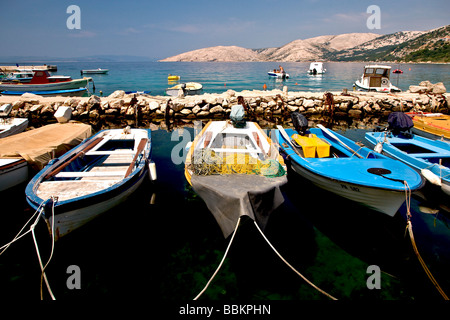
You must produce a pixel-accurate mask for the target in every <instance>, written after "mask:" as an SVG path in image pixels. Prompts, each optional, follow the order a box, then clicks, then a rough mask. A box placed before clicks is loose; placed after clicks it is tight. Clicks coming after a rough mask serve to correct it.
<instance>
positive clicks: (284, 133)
mask: <svg viewBox="0 0 450 320" xmlns="http://www.w3.org/2000/svg"><path fill="white" fill-rule="evenodd" d="M277 129H278V130H280V133H281V135H282V136H283V138H284V140H286V141H287V143H289V145H290V146H291V149H292V150H294V152H295V153H296V154H298V155H299V156H300V157H301V158H303V156H302V155H301V154H300V152H299V151H298V150H297V148H295V147H294V146H293V145H292V143H291V139H290V138H289V135H288V134H287V132H286V131H285V130H284V128H283V127H282V126H280V125H277Z"/></svg>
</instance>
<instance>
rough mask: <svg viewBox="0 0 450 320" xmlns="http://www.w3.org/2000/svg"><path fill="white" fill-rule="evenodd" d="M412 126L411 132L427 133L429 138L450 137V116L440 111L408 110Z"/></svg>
mask: <svg viewBox="0 0 450 320" xmlns="http://www.w3.org/2000/svg"><path fill="white" fill-rule="evenodd" d="M406 114H407V115H408V116H410V117H411V119H412V121H413V123H414V127H413V128H412V130H413V132H417V133H419V134H423V133H425V134H428V135H429V137H430V138H434V139H439V138H442V137H444V138H445V139H450V116H449V115H447V114H442V113H427V112H420V113H418V112H408V113H406Z"/></svg>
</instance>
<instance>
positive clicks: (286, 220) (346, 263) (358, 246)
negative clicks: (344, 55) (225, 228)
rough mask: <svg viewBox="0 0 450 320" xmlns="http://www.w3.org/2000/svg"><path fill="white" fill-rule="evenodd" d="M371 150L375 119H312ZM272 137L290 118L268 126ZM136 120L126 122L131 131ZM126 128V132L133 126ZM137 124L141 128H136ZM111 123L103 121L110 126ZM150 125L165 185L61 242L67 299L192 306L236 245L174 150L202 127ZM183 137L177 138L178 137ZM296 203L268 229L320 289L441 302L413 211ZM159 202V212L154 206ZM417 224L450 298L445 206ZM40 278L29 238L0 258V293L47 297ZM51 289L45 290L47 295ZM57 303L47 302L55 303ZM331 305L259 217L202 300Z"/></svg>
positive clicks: (55, 286)
mask: <svg viewBox="0 0 450 320" xmlns="http://www.w3.org/2000/svg"><path fill="white" fill-rule="evenodd" d="M313 122H320V123H323V124H325V125H326V126H329V127H331V128H333V129H335V130H340V132H341V133H343V134H344V135H346V136H347V137H349V138H351V139H353V140H356V141H361V142H364V132H366V130H371V129H372V128H374V127H376V126H379V125H383V123H379V122H378V121H375V120H373V121H372V120H365V121H363V122H356V121H353V120H348V119H345V120H340V121H331V120H330V119H313V120H311V119H310V125H312V124H313ZM259 123H260V124H261V125H262V127H263V128H265V129H272V128H274V127H275V126H276V125H277V124H283V125H285V126H289V122H288V120H287V119H281V118H275V119H272V120H271V119H259ZM124 124H125V123H124ZM124 124H118V125H116V126H119V127H120V126H122V125H124ZM127 124H131V125H133V123H127ZM106 125H108V124H105V123H99V124H97V127H96V130H99V129H101V128H103V127H104V126H106ZM139 126H140V127H151V128H152V129H154V130H153V131H152V141H153V150H152V152H153V159H154V161H155V163H156V166H157V174H158V180H157V182H156V183H154V184H152V183H150V182H149V181H147V182H146V183H145V184H143V186H142V187H141V188H139V190H138V191H137V192H136V193H135V194H134V195H133V196H132V197H131V198H130V199H129V200H128V201H127V202H126V203H124V204H122V205H120V206H118V207H117V208H115V209H113V210H111V211H110V212H108V213H106V214H104V215H103V216H101V217H100V218H98V219H96V220H94V221H92V222H90V223H89V224H87V225H86V226H85V227H83V228H81V229H79V230H77V231H75V232H73V233H72V234H69V235H68V236H67V237H65V238H63V239H62V240H61V241H59V242H58V243H57V244H56V248H55V252H54V256H53V259H52V261H51V263H50V264H49V267H48V269H47V275H48V278H49V282H50V284H51V286H52V290H53V292H54V294H55V296H56V298H57V299H67V300H70V299H73V298H98V297H102V298H103V297H105V298H111V297H124V298H129V297H130V293H136V295H138V294H137V292H139V296H136V297H133V298H136V299H144V300H150V299H155V300H159V299H162V300H190V299H192V298H193V297H195V296H196V295H197V294H198V293H199V292H200V291H201V289H202V288H203V286H204V285H205V284H206V282H207V281H208V280H209V278H210V276H211V275H212V273H213V272H214V271H215V269H216V267H217V266H218V264H219V262H220V260H221V258H222V256H223V254H224V251H225V248H226V246H227V244H228V241H227V240H225V239H223V236H222V233H221V231H220V229H219V227H218V225H217V224H216V222H215V220H214V218H213V216H212V215H211V214H210V213H209V211H208V209H207V208H206V205H205V204H204V202H203V201H202V200H201V198H199V197H198V196H197V195H196V193H195V192H194V191H193V190H192V188H191V187H190V186H189V184H188V183H187V182H186V180H185V177H184V166H183V163H174V162H173V161H172V158H171V153H172V152H173V150H174V148H178V149H177V152H179V153H180V154H181V155H182V154H183V152H184V151H183V150H184V149H183V147H184V146H185V144H186V143H187V142H188V141H186V140H185V139H182V137H184V135H179V134H178V133H179V132H178V128H179V127H180V126H181V127H183V128H184V130H187V132H189V134H190V136H191V137H193V136H194V129H193V123H191V122H184V123H181V122H179V121H178V120H171V121H169V122H165V121H162V122H160V123H140V124H139ZM175 129H176V130H175ZM23 191H24V186H20V187H18V188H16V189H14V190H12V191H11V190H10V191H8V192H6V193H4V194H3V195H2V196H3V197H4V199H9V201H10V203H14V205H13V206H12V207H11V208H10V209H8V212H7V213H8V214H7V215H5V216H4V221H3V222H2V224H0V240H1V241H0V243H1V244H3V243H6V242H7V241H9V240H10V239H12V237H13V236H14V235H15V233H16V232H17V231H18V230H19V229H20V227H21V226H22V225H23V224H24V223H25V222H26V220H27V219H28V217H29V216H30V215H31V214H32V213H33V212H32V211H31V209H29V207H28V205H27V204H26V202H25V200H24V194H23ZM283 193H284V195H285V199H286V201H285V203H284V204H283V205H282V206H281V207H280V208H279V209H278V210H276V211H275V212H274V213H273V214H272V216H271V217H270V220H269V223H268V225H267V228H266V230H265V233H266V235H267V237H268V238H269V240H270V241H271V242H272V244H273V245H274V246H275V248H277V250H278V251H279V252H280V253H281V254H282V255H283V256H284V257H285V258H286V259H287V260H288V261H289V262H290V263H291V264H292V265H293V266H294V267H295V268H296V269H297V270H299V271H300V272H302V273H303V274H304V275H305V276H307V277H308V278H309V279H310V280H311V281H312V282H314V283H315V284H316V285H317V286H319V287H320V288H322V289H323V290H325V291H327V292H328V293H330V294H332V295H333V296H335V297H337V298H339V299H351V300H357V299H363V300H368V299H401V300H411V299H419V300H421V299H441V298H440V296H439V295H438V294H437V291H436V290H435V289H434V287H433V286H432V285H431V283H430V281H429V280H428V279H427V277H426V276H425V273H424V272H423V270H422V269H421V266H420V265H419V263H418V262H417V259H416V257H415V255H414V253H413V251H412V248H411V244H410V241H409V239H408V238H407V237H406V238H405V225H406V222H405V210H406V208H405V207H403V208H402V209H401V210H400V211H399V212H398V213H397V215H396V216H395V217H394V218H389V217H387V216H385V215H382V214H380V213H377V212H374V211H371V210H368V209H364V208H361V207H358V206H355V205H354V204H353V203H349V202H348V201H346V200H343V199H342V198H338V197H337V196H334V195H332V194H330V193H327V192H325V191H322V190H320V189H318V188H316V187H314V186H312V185H311V184H309V183H307V182H306V181H299V180H294V179H292V178H291V176H290V177H289V183H288V185H286V186H285V187H284V188H283ZM153 194H155V198H156V201H155V204H150V200H151V198H152V195H153ZM411 210H412V223H413V227H414V233H415V238H416V242H417V245H418V248H419V250H420V253H421V254H422V257H423V258H424V260H425V261H426V262H427V264H428V266H429V268H430V269H431V271H432V273H433V275H434V276H435V278H436V279H437V280H438V282H439V283H440V285H441V286H442V287H443V289H444V291H446V292H447V293H448V292H450V279H449V277H448V275H447V273H446V270H448V267H449V266H450V255H449V249H448V248H450V243H449V242H450V230H449V217H450V215H449V212H448V210H447V211H446V210H445V207H444V204H439V203H430V202H428V200H426V199H423V195H422V194H420V193H419V194H415V195H413V199H412V209H411ZM38 226H39V228H40V229H39V230H38V239H39V240H38V241H39V246H40V249H41V254H42V256H43V257H45V258H43V260H46V259H47V257H48V256H49V252H50V239H49V236H48V233H47V230H46V227H45V225H44V224H43V223H40V224H39V225H38ZM70 265H77V266H79V267H80V270H81V274H82V277H81V289H80V290H69V289H68V288H67V286H66V281H67V278H68V274H67V267H68V266H70ZM370 265H377V266H379V267H380V268H381V270H382V271H383V273H382V275H381V289H380V290H369V289H368V288H367V285H366V281H367V278H368V277H369V275H370V274H368V273H367V267H368V266H370ZM39 278H40V272H39V267H38V263H37V258H36V253H35V249H34V245H33V241H32V240H31V238H30V237H25V238H24V239H21V240H20V241H18V242H17V243H15V244H14V245H12V246H11V247H10V248H9V249H8V250H7V251H6V252H5V253H4V254H3V255H1V256H0V288H1V289H0V292H1V293H0V295H1V296H2V297H4V298H7V299H17V298H19V299H24V298H25V299H34V300H37V299H39ZM44 291H45V289H44ZM46 298H47V299H48V296H46ZM238 298H246V299H259V300H265V299H293V300H310V299H319V300H327V298H326V297H324V296H323V295H321V294H320V293H318V292H317V291H315V290H314V289H312V288H311V287H310V286H308V285H307V284H306V283H305V282H304V281H303V280H301V279H300V278H299V277H298V276H297V275H295V273H293V272H292V271H291V270H290V269H289V268H288V267H287V266H286V265H285V264H284V263H283V262H281V261H280V260H279V258H278V257H277V256H276V255H275V254H274V253H273V251H272V250H271V248H270V247H269V246H268V245H267V243H266V242H265V241H264V240H263V239H262V237H261V236H260V235H259V233H258V231H257V230H256V229H255V228H254V225H253V223H251V221H243V223H242V225H241V227H240V229H239V231H238V233H237V235H236V238H235V240H234V243H233V245H232V248H231V251H230V255H229V258H228V259H227V260H226V261H225V264H224V266H223V267H222V269H221V271H220V272H219V274H218V275H217V277H216V278H215V280H214V281H213V283H212V284H211V286H210V287H209V289H208V290H207V291H206V292H205V294H204V295H203V296H202V299H221V300H233V299H238Z"/></svg>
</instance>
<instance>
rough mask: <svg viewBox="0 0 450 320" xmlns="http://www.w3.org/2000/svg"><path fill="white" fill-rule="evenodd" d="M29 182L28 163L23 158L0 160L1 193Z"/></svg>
mask: <svg viewBox="0 0 450 320" xmlns="http://www.w3.org/2000/svg"><path fill="white" fill-rule="evenodd" d="M27 180H28V163H27V162H26V160H25V159H22V158H4V159H2V158H0V191H4V190H7V189H9V188H12V187H14V186H17V185H19V184H21V183H24V182H26V181H27Z"/></svg>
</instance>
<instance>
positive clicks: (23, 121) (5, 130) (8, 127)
mask: <svg viewBox="0 0 450 320" xmlns="http://www.w3.org/2000/svg"><path fill="white" fill-rule="evenodd" d="M27 127H28V119H27V118H10V119H5V120H3V123H2V122H0V138H5V137H8V136H12V135H13V134H16V133H20V132H22V131H24V130H25V129H26V128H27Z"/></svg>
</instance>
